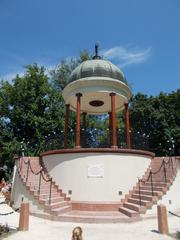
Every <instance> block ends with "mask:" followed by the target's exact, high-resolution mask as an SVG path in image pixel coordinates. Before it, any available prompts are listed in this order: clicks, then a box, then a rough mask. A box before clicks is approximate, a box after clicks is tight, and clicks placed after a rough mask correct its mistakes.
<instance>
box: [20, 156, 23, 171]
mask: <svg viewBox="0 0 180 240" xmlns="http://www.w3.org/2000/svg"><path fill="white" fill-rule="evenodd" d="M20 159H21V162H20V171H21V170H22V164H23V157H22V158H20Z"/></svg>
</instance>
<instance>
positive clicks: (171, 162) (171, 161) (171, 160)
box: [170, 157, 174, 174]
mask: <svg viewBox="0 0 180 240" xmlns="http://www.w3.org/2000/svg"><path fill="white" fill-rule="evenodd" d="M170 164H171V168H172V173H173V174H174V166H173V159H172V157H170Z"/></svg>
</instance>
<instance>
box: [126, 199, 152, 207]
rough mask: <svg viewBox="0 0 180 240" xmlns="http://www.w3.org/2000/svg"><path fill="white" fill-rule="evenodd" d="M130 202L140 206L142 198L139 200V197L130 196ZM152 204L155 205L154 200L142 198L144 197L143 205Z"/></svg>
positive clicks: (149, 205)
mask: <svg viewBox="0 0 180 240" xmlns="http://www.w3.org/2000/svg"><path fill="white" fill-rule="evenodd" d="M128 202H130V203H133V204H136V205H138V206H140V200H139V199H136V198H129V199H128ZM152 205H153V202H152V201H146V200H142V199H141V206H145V207H151V206H152Z"/></svg>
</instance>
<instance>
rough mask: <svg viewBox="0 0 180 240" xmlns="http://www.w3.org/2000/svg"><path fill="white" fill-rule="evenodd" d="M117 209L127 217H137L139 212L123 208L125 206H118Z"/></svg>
mask: <svg viewBox="0 0 180 240" xmlns="http://www.w3.org/2000/svg"><path fill="white" fill-rule="evenodd" d="M119 211H120V212H121V213H124V214H125V215H126V216H128V217H139V213H138V212H136V211H133V210H131V209H128V208H125V207H120V208H119Z"/></svg>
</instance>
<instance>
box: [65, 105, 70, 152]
mask: <svg viewBox="0 0 180 240" xmlns="http://www.w3.org/2000/svg"><path fill="white" fill-rule="evenodd" d="M69 107H70V105H69V104H66V116H65V129H64V133H65V136H64V148H67V146H68V123H69Z"/></svg>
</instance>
